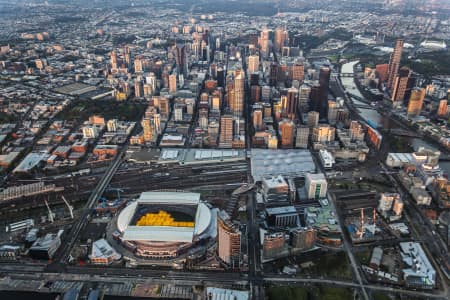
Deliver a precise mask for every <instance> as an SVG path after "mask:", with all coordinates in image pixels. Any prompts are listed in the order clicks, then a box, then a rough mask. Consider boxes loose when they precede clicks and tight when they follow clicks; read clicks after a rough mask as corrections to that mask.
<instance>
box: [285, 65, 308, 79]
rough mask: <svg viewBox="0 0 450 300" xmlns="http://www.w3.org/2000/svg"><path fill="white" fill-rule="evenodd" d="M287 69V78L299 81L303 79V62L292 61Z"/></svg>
mask: <svg viewBox="0 0 450 300" xmlns="http://www.w3.org/2000/svg"><path fill="white" fill-rule="evenodd" d="M289 69H290V70H289V74H290V75H289V79H291V80H298V81H300V82H302V81H303V80H304V79H305V69H304V66H303V64H300V63H294V64H293V65H292V66H290V68H289Z"/></svg>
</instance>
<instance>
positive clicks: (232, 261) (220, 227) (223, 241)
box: [217, 211, 241, 267]
mask: <svg viewBox="0 0 450 300" xmlns="http://www.w3.org/2000/svg"><path fill="white" fill-rule="evenodd" d="M217 254H218V256H219V258H220V259H221V260H222V261H223V262H225V263H226V264H228V265H230V266H231V267H239V266H240V262H241V259H240V257H241V232H240V231H239V228H238V227H237V226H236V225H235V224H233V223H232V222H231V219H230V217H229V216H228V214H227V213H226V212H224V211H220V212H219V213H218V214H217Z"/></svg>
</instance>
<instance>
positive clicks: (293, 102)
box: [286, 88, 298, 120]
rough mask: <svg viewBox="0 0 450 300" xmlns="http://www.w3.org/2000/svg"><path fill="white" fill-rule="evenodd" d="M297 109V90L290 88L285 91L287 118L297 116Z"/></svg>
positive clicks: (292, 118)
mask: <svg viewBox="0 0 450 300" xmlns="http://www.w3.org/2000/svg"><path fill="white" fill-rule="evenodd" d="M297 109H298V91H297V89H296V88H290V89H288V92H287V103H286V113H287V116H288V118H289V119H291V120H294V119H296V118H297Z"/></svg>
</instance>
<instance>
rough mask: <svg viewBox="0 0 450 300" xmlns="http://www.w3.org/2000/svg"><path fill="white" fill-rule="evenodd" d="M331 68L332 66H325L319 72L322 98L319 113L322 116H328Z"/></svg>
mask: <svg viewBox="0 0 450 300" xmlns="http://www.w3.org/2000/svg"><path fill="white" fill-rule="evenodd" d="M330 77H331V69H330V67H327V66H323V67H322V68H320V72H319V85H320V96H319V97H320V100H319V110H318V112H319V114H320V118H325V117H326V116H327V110H328V87H329V85H330Z"/></svg>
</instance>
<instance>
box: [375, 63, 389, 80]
mask: <svg viewBox="0 0 450 300" xmlns="http://www.w3.org/2000/svg"><path fill="white" fill-rule="evenodd" d="M388 70H389V65H388V64H381V65H376V66H375V71H376V73H377V74H378V78H380V80H381V82H385V81H386V80H387V79H388Z"/></svg>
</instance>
